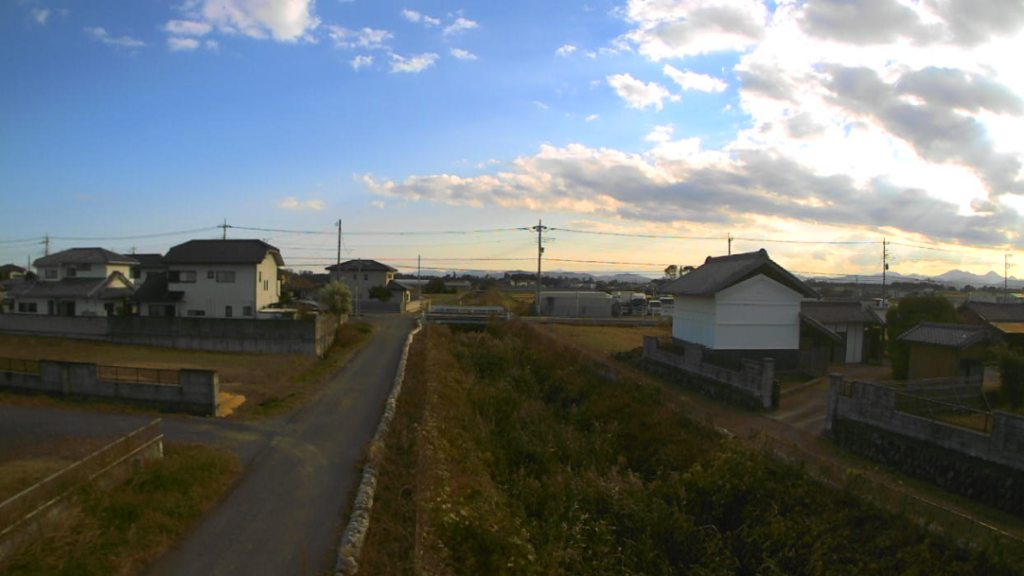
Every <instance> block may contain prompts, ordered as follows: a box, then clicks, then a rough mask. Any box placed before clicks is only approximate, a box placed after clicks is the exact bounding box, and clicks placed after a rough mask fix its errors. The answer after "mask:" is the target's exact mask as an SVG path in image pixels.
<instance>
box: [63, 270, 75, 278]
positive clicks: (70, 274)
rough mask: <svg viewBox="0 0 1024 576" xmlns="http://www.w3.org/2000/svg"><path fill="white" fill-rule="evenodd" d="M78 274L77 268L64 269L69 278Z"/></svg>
mask: <svg viewBox="0 0 1024 576" xmlns="http://www.w3.org/2000/svg"><path fill="white" fill-rule="evenodd" d="M77 275H78V271H77V270H75V269H74V268H67V269H66V270H64V276H66V277H68V278H74V277H75V276H77Z"/></svg>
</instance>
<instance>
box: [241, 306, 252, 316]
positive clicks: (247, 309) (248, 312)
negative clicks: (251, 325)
mask: <svg viewBox="0 0 1024 576" xmlns="http://www.w3.org/2000/svg"><path fill="white" fill-rule="evenodd" d="M242 316H252V306H242Z"/></svg>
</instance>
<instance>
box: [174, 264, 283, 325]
mask: <svg viewBox="0 0 1024 576" xmlns="http://www.w3.org/2000/svg"><path fill="white" fill-rule="evenodd" d="M168 269H169V271H171V272H174V271H181V272H184V271H195V273H196V281H195V283H194V284H193V283H191V282H169V283H168V284H167V288H168V290H172V291H180V292H184V293H185V294H184V297H183V298H182V302H181V303H179V304H178V315H180V316H188V311H189V310H203V311H204V312H205V313H206V315H205V317H206V318H225V317H226V316H225V308H226V307H227V306H231V308H232V315H231V317H232V318H255V317H256V310H258V307H257V306H256V295H257V292H258V290H257V286H256V278H257V273H256V265H254V264H216V265H205V264H203V265H200V264H174V265H171V266H169V267H168ZM211 271H212V272H214V277H213V278H209V277H208V276H209V272H211ZM218 271H224V272H226V271H233V272H234V273H235V281H234V283H231V282H217V278H216V273H217V272H218ZM258 288H259V289H260V290H262V288H263V286H262V284H261V285H260V286H259V287H258ZM245 306H252V307H253V315H252V316H244V315H243V314H242V310H243V307H245Z"/></svg>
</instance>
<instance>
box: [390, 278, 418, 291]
mask: <svg viewBox="0 0 1024 576" xmlns="http://www.w3.org/2000/svg"><path fill="white" fill-rule="evenodd" d="M388 290H393V291H395V292H412V288H410V287H408V286H406V285H405V283H404V282H402V281H401V280H392V281H391V282H388Z"/></svg>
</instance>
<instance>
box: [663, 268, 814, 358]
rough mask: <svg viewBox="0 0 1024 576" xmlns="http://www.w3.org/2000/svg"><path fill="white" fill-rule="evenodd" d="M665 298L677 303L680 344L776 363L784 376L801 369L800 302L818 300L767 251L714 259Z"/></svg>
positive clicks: (676, 334)
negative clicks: (672, 297)
mask: <svg viewBox="0 0 1024 576" xmlns="http://www.w3.org/2000/svg"><path fill="white" fill-rule="evenodd" d="M661 292H663V293H665V294H672V295H673V296H674V298H675V305H674V311H673V324H672V336H673V337H674V338H676V339H678V340H684V341H687V342H691V343H695V344H699V345H701V346H704V347H706V348H708V349H710V350H713V351H716V352H719V353H720V354H719V355H720V356H728V357H733V358H750V359H754V360H760V359H762V358H773V359H775V361H776V366H777V367H778V368H779V369H783V370H785V369H795V368H796V367H798V366H799V348H800V328H801V318H800V302H801V301H802V300H803V299H804V298H817V297H818V293H817V292H815V291H814V289H812V288H811V287H810V286H808V285H807V284H805V283H804V282H803V281H802V280H800V279H799V278H797V277H796V276H794V275H793V274H791V273H790V272H788V271H787V270H785V269H784V268H782V267H781V266H779V265H778V264H776V263H775V262H774V261H773V260H772V259H771V258H769V256H768V252H767V251H765V250H764V249H762V250H759V251H757V252H748V253H745V254H734V255H731V256H719V257H715V258H712V257H710V256H709V257H708V258H707V260H705V261H704V264H703V265H701V266H700V267H699V268H697V269H695V270H694V271H693V272H690V273H689V274H687V275H685V276H682V277H680V278H679V279H678V280H675V281H673V282H671V283H669V284H668V285H666V286H665V287H663V288H662V289H661Z"/></svg>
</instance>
